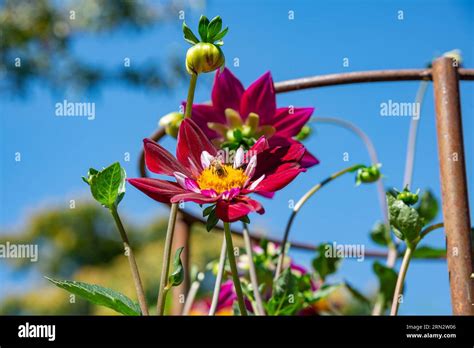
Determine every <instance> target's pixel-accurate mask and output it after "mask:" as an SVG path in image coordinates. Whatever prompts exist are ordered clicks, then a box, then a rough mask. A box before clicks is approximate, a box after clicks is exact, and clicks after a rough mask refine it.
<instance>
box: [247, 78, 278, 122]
mask: <svg viewBox="0 0 474 348" xmlns="http://www.w3.org/2000/svg"><path fill="white" fill-rule="evenodd" d="M275 111H276V98H275V89H274V87H273V79H272V75H271V73H270V72H267V73H265V74H264V75H263V76H262V77H260V78H259V79H258V80H257V81H255V82H254V83H252V84H251V85H250V86H249V88H247V89H246V90H245V92H244V93H243V95H242V100H241V101H240V115H241V116H242V119H243V120H246V119H247V116H248V114H249V113H250V112H254V113H256V114H257V115H258V116H260V124H271V123H272V119H273V116H274V115H275Z"/></svg>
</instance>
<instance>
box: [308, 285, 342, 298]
mask: <svg viewBox="0 0 474 348" xmlns="http://www.w3.org/2000/svg"><path fill="white" fill-rule="evenodd" d="M341 286H342V284H333V285H330V284H323V285H322V286H321V287H320V288H319V289H318V290H316V292H315V293H314V294H313V298H312V301H313V302H316V301H319V300H322V299H324V298H326V297H328V296H329V295H331V294H332V293H333V292H334V291H336V290H337V289H339V288H340V287H341Z"/></svg>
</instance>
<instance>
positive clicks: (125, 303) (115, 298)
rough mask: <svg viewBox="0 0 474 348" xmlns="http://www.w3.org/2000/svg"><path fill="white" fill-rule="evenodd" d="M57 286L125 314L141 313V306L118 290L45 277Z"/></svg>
mask: <svg viewBox="0 0 474 348" xmlns="http://www.w3.org/2000/svg"><path fill="white" fill-rule="evenodd" d="M45 278H46V279H48V280H49V281H50V282H51V283H53V284H54V285H56V286H57V287H59V288H61V289H64V290H66V291H69V292H70V293H72V294H74V295H77V296H80V297H82V298H84V299H86V300H87V301H89V302H91V303H94V304H96V305H100V306H104V307H107V308H110V309H113V310H114V311H116V312H118V313H122V314H124V315H141V311H140V307H139V306H138V304H137V303H136V302H134V301H132V300H131V299H130V298H128V297H127V296H125V295H124V294H121V293H120V292H118V291H115V290H112V289H108V288H104V287H102V286H100V285H95V284H87V283H83V282H76V281H73V280H57V279H52V278H49V277H45Z"/></svg>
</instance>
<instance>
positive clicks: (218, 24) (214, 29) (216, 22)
mask: <svg viewBox="0 0 474 348" xmlns="http://www.w3.org/2000/svg"><path fill="white" fill-rule="evenodd" d="M221 29H222V19H221V17H220V16H216V17H214V18H213V19H211V21H210V22H209V25H208V26H207V37H208V39H209V42H214V39H213V38H214V36H216V35H217V34H218V33H219V32H220V31H221Z"/></svg>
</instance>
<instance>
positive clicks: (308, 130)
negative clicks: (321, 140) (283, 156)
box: [295, 125, 313, 141]
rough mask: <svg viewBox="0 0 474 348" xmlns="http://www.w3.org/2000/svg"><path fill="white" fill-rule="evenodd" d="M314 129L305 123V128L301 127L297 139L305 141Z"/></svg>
mask: <svg viewBox="0 0 474 348" xmlns="http://www.w3.org/2000/svg"><path fill="white" fill-rule="evenodd" d="M312 131H313V130H312V129H311V127H310V126H308V125H304V126H303V128H301V130H300V132H299V133H298V134H297V135H296V137H295V139H296V140H298V141H303V140H305V139H306V138H307V137H309V136H310V135H311V133H312Z"/></svg>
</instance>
